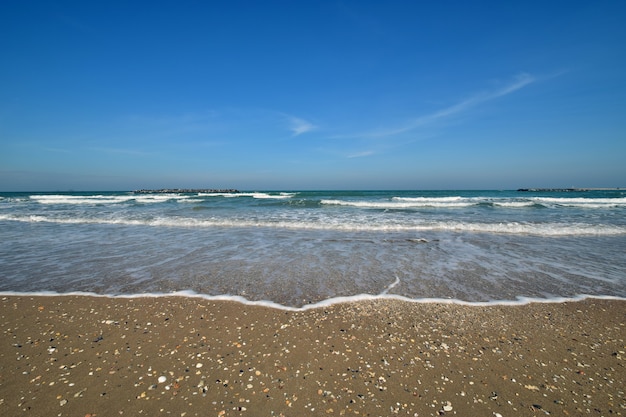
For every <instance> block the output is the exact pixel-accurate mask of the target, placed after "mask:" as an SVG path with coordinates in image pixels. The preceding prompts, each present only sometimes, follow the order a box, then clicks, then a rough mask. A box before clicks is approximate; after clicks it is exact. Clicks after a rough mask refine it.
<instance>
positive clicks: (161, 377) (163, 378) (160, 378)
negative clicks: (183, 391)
mask: <svg viewBox="0 0 626 417" xmlns="http://www.w3.org/2000/svg"><path fill="white" fill-rule="evenodd" d="M158 381H159V384H161V383H163V382H165V381H167V377H166V376H163V375H161V376H160V377H159V379H158Z"/></svg>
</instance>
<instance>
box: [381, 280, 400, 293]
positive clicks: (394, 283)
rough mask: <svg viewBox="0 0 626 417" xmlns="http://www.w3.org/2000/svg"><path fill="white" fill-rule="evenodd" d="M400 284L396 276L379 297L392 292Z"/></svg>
mask: <svg viewBox="0 0 626 417" xmlns="http://www.w3.org/2000/svg"><path fill="white" fill-rule="evenodd" d="M399 283H400V278H399V277H398V276H397V275H396V280H395V281H394V282H392V283H391V284H389V285H388V286H387V288H385V289H384V290H383V292H381V293H380V294H379V295H386V294H387V293H388V292H389V291H390V290H392V289H393V288H394V287H395V286H396V285H398V284H399Z"/></svg>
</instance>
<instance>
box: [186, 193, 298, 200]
mask: <svg viewBox="0 0 626 417" xmlns="http://www.w3.org/2000/svg"><path fill="white" fill-rule="evenodd" d="M296 194H297V193H286V192H281V193H278V194H270V193H261V192H251V193H199V194H198V195H199V196H202V197H227V198H238V197H252V198H259V199H287V198H292V197H293V196H295V195H296Z"/></svg>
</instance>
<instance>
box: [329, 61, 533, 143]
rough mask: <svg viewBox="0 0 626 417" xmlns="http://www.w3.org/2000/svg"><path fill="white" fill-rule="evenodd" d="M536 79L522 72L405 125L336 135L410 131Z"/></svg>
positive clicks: (366, 135)
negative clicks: (503, 84)
mask: <svg viewBox="0 0 626 417" xmlns="http://www.w3.org/2000/svg"><path fill="white" fill-rule="evenodd" d="M535 81H536V79H535V78H534V77H533V76H532V75H530V74H526V73H522V74H520V75H518V76H517V77H515V79H514V80H513V81H511V82H509V83H508V84H506V85H505V86H503V87H500V88H498V89H495V90H491V91H483V92H480V93H477V94H475V95H473V96H471V97H469V98H467V99H465V100H463V101H460V102H458V103H456V104H453V105H451V106H449V107H446V108H443V109H441V110H438V111H436V112H434V113H430V114H427V115H424V116H419V117H416V118H414V119H411V120H409V121H408V122H406V123H405V124H403V125H400V126H395V127H390V128H386V129H378V130H370V131H368V132H362V133H360V134H351V135H341V136H336V138H365V139H367V138H371V139H374V138H382V137H389V136H395V135H399V134H401V133H405V132H409V131H411V130H414V129H417V128H418V127H421V126H425V125H428V124H431V123H435V122H437V121H440V120H445V119H447V118H451V117H453V116H456V115H460V114H462V113H464V112H466V111H469V110H471V109H472V108H474V107H477V106H478V105H480V104H483V103H486V102H488V101H491V100H495V99H497V98H500V97H503V96H506V95H509V94H511V93H514V92H516V91H518V90H520V89H522V88H524V87H526V86H527V85H529V84H531V83H533V82H535Z"/></svg>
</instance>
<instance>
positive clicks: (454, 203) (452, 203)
mask: <svg viewBox="0 0 626 417" xmlns="http://www.w3.org/2000/svg"><path fill="white" fill-rule="evenodd" d="M321 204H322V205H327V206H347V207H358V208H375V209H409V208H419V207H438V208H463V207H469V206H474V205H476V204H477V203H476V202H472V201H463V200H461V199H448V198H446V199H442V200H441V201H440V200H438V199H429V198H423V199H422V198H400V197H394V198H393V199H392V200H391V201H348V200H322V201H321Z"/></svg>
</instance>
